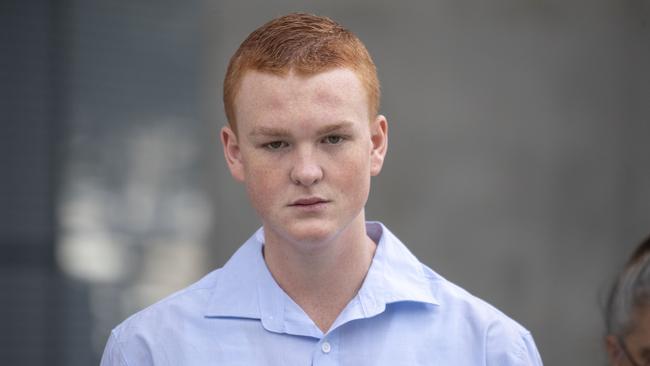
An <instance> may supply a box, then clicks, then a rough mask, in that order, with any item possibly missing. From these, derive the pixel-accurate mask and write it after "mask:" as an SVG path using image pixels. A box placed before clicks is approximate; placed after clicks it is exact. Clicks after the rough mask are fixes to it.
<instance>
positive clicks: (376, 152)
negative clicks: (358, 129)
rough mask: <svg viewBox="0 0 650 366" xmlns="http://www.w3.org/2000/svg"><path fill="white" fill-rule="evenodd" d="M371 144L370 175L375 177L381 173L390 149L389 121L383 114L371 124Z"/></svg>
mask: <svg viewBox="0 0 650 366" xmlns="http://www.w3.org/2000/svg"><path fill="white" fill-rule="evenodd" d="M370 142H371V143H372V150H370V174H371V175H372V176H375V175H378V174H379V172H381V167H382V166H383V165H384V158H385V157H386V149H388V121H387V120H386V117H384V116H382V115H381V114H380V115H378V116H377V117H376V118H375V120H374V121H372V122H371V123H370Z"/></svg>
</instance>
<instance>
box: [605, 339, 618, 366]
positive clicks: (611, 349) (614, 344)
mask: <svg viewBox="0 0 650 366" xmlns="http://www.w3.org/2000/svg"><path fill="white" fill-rule="evenodd" d="M605 349H606V350H607V358H608V359H609V364H610V365H612V366H616V365H618V364H619V363H620V361H621V356H622V352H621V347H619V345H618V340H617V339H616V337H614V336H613V335H608V336H607V337H605Z"/></svg>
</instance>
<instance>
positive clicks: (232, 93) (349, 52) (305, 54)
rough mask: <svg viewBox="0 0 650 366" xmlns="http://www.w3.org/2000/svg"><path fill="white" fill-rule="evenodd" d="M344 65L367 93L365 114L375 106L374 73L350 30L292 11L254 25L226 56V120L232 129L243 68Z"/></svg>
mask: <svg viewBox="0 0 650 366" xmlns="http://www.w3.org/2000/svg"><path fill="white" fill-rule="evenodd" d="M338 67H345V68H349V69H351V70H353V71H354V72H355V73H356V74H357V76H358V77H359V80H361V83H362V84H363V86H364V88H365V89H366V92H367V94H368V107H369V113H370V116H371V118H374V116H375V115H377V113H378V111H379V98H380V90H379V79H378V78H377V69H376V67H375V64H374V62H373V61H372V58H371V57H370V54H369V53H368V50H367V49H366V47H365V46H364V45H363V43H362V42H361V40H359V38H357V36H355V35H354V34H353V33H352V32H350V31H349V30H347V29H345V28H343V27H342V26H341V25H340V24H338V23H336V22H335V21H333V20H331V19H330V18H327V17H321V16H316V15H312V14H304V13H292V14H288V15H285V16H282V17H279V18H275V19H273V20H271V21H270V22H268V23H266V24H264V25H263V26H261V27H259V28H257V29H256V30H255V31H253V33H251V34H250V35H249V36H248V38H246V39H245V40H244V42H242V44H241V45H240V46H239V48H238V49H237V51H236V52H235V54H234V55H233V56H232V58H231V59H230V63H229V64H228V70H227V71H226V76H225V78H224V82H223V104H224V109H225V111H226V117H227V118H228V123H229V124H230V126H231V127H232V128H233V130H235V131H236V120H235V111H234V109H235V108H234V102H235V98H236V96H237V92H238V91H239V87H240V84H241V80H242V78H243V76H244V74H245V73H246V71H249V70H255V71H261V72H269V73H272V74H276V75H286V74H287V73H289V72H290V71H294V72H297V73H299V74H304V75H310V74H315V73H319V72H323V71H327V70H330V69H334V68H338Z"/></svg>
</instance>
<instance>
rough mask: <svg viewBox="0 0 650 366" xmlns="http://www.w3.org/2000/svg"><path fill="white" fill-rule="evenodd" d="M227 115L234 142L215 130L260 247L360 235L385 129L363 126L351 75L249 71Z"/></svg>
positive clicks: (360, 96)
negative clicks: (260, 227) (260, 237)
mask: <svg viewBox="0 0 650 366" xmlns="http://www.w3.org/2000/svg"><path fill="white" fill-rule="evenodd" d="M235 116H236V119H237V135H235V134H234V133H233V131H232V130H230V128H229V127H225V128H224V129H223V130H222V135H221V136H222V141H223V143H224V152H225V155H226V160H227V162H228V166H229V168H230V171H231V173H232V175H233V176H234V177H235V178H236V179H237V180H239V181H242V182H243V183H244V184H245V185H246V189H247V192H248V195H249V197H250V200H251V202H252V205H253V207H254V208H255V209H256V211H257V213H258V214H259V216H260V217H261V219H262V222H263V224H264V227H265V231H266V233H267V240H268V239H269V237H271V238H276V239H277V240H280V241H288V242H291V243H306V244H308V245H313V244H314V243H322V242H327V241H328V240H330V239H332V238H335V237H336V236H337V235H339V234H341V233H342V232H344V231H345V230H349V229H350V227H354V228H355V229H361V230H365V229H364V226H363V225H365V224H364V220H365V218H364V213H363V208H364V206H365V203H366V201H367V199H368V194H369V190H370V177H371V176H373V175H376V174H378V173H379V171H380V170H381V166H382V164H383V159H384V155H385V151H386V129H387V127H386V120H385V118H384V117H383V116H378V117H376V118H375V117H374V116H373V118H372V120H371V117H370V116H369V115H368V100H367V95H366V92H365V90H364V89H363V87H362V84H361V82H360V81H359V79H358V77H357V76H356V74H355V73H354V72H353V71H351V70H349V69H345V68H338V69H333V70H329V71H326V72H322V73H318V74H314V75H307V76H302V75H297V74H295V73H293V72H290V73H289V74H288V75H286V76H278V75H273V74H269V73H261V72H256V71H249V72H247V73H246V74H245V75H244V77H243V79H242V83H241V87H240V89H239V92H238V94H237V97H236V99H235ZM351 224H352V225H351Z"/></svg>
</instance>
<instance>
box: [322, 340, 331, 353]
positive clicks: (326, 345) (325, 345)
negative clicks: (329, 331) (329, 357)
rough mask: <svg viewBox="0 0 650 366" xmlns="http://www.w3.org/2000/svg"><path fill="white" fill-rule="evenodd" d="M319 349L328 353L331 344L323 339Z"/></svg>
mask: <svg viewBox="0 0 650 366" xmlns="http://www.w3.org/2000/svg"><path fill="white" fill-rule="evenodd" d="M320 349H321V350H322V351H323V352H324V353H330V351H331V350H332V346H331V345H330V342H327V341H325V342H323V344H321V346H320Z"/></svg>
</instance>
